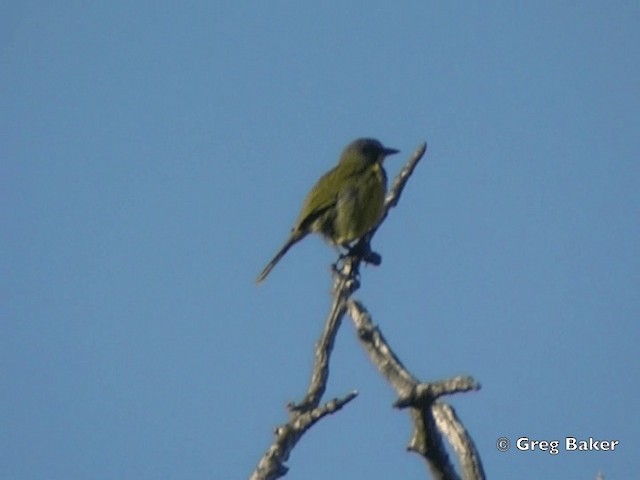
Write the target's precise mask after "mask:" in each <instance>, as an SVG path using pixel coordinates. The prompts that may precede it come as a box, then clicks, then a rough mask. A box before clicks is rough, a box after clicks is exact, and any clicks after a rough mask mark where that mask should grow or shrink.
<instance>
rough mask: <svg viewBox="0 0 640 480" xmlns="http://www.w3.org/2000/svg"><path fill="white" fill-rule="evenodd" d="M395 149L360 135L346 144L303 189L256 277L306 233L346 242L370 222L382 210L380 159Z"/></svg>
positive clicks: (384, 179)
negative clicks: (289, 223)
mask: <svg viewBox="0 0 640 480" xmlns="http://www.w3.org/2000/svg"><path fill="white" fill-rule="evenodd" d="M396 153H399V150H396V149H395V148H388V147H385V146H384V145H383V144H382V143H380V141H378V140H376V139H374V138H359V139H357V140H354V141H353V142H351V143H350V144H349V145H347V146H346V147H345V148H344V150H343V151H342V154H341V155H340V158H339V160H338V163H337V165H336V166H334V167H333V168H332V169H331V170H329V171H328V172H326V173H325V174H324V175H322V177H320V179H319V180H318V181H317V182H316V184H315V185H314V186H313V188H312V189H311V190H310V191H309V193H308V194H307V197H306V198H305V200H304V203H303V204H302V208H301V210H300V214H299V215H298V218H297V220H296V222H295V223H294V225H293V228H292V229H291V233H290V234H289V237H288V238H287V241H286V242H285V243H284V245H283V246H282V247H281V248H280V250H278V252H277V253H276V254H275V256H274V257H273V259H272V260H271V261H270V262H269V263H268V264H267V265H266V267H264V269H263V270H262V272H261V273H260V275H258V277H257V279H256V283H257V284H259V283H261V282H262V281H263V280H264V279H265V278H266V277H267V275H269V273H270V272H271V270H272V269H273V267H275V266H276V264H277V263H278V262H279V261H280V260H281V259H282V257H283V256H284V255H285V254H286V253H287V252H288V251H289V249H290V248H291V247H292V246H293V245H295V244H296V243H298V242H299V241H300V240H302V239H303V238H305V237H306V236H307V235H309V234H310V233H319V234H320V235H321V236H322V237H323V238H324V239H325V240H326V241H327V242H328V243H329V244H331V245H334V246H336V247H345V248H348V247H349V245H350V244H351V243H352V242H354V241H355V240H358V239H359V238H361V237H362V236H364V235H365V234H366V233H367V232H368V231H369V230H371V228H373V227H374V226H375V225H376V224H377V223H378V221H379V220H380V217H381V216H382V213H383V210H384V198H385V195H386V193H387V174H386V172H385V170H384V168H383V161H384V159H385V158H386V157H387V156H389V155H394V154H396Z"/></svg>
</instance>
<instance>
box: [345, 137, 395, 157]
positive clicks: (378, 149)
mask: <svg viewBox="0 0 640 480" xmlns="http://www.w3.org/2000/svg"><path fill="white" fill-rule="evenodd" d="M399 151H400V150H396V149H395V148H387V147H385V146H384V145H382V143H380V142H379V141H378V140H376V139H375V138H359V139H357V140H354V141H353V142H351V143H350V144H349V145H347V147H346V148H345V149H344V151H343V152H342V156H341V157H340V161H341V162H342V161H348V160H355V159H363V158H364V159H367V160H368V161H370V162H382V160H384V158H385V157H386V156H387V155H393V154H394V153H398V152H399Z"/></svg>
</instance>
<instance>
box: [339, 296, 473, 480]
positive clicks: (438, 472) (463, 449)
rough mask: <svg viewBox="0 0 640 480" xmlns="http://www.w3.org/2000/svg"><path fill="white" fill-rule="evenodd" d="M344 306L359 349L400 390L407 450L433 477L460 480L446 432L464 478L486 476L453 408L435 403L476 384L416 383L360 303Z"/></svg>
mask: <svg viewBox="0 0 640 480" xmlns="http://www.w3.org/2000/svg"><path fill="white" fill-rule="evenodd" d="M347 308H348V311H349V315H350V316H351V318H352V320H353V323H354V325H355V327H356V331H357V332H358V338H359V339H360V342H361V344H362V346H363V348H364V349H365V350H366V352H367V353H368V355H369V358H370V359H371V361H372V362H373V363H374V365H375V366H376V367H377V368H378V370H380V373H381V374H382V376H383V377H384V378H385V379H386V380H387V381H388V382H389V383H390V384H391V386H392V387H393V388H394V390H395V391H396V393H397V394H398V400H397V401H396V403H395V406H396V407H398V408H409V411H410V414H411V418H412V421H413V434H412V436H411V440H410V441H409V446H408V447H407V448H408V449H409V450H410V451H413V452H416V453H418V454H419V455H422V456H423V457H424V459H425V460H426V461H427V464H428V466H429V470H430V471H431V473H432V475H433V476H434V478H437V479H458V478H459V477H458V474H457V473H456V471H455V468H454V467H453V465H452V464H451V461H450V460H449V455H448V454H447V450H446V448H445V445H444V442H443V434H444V436H445V437H446V438H447V439H448V441H449V443H450V444H451V445H452V447H453V448H454V451H455V452H456V454H457V455H458V458H459V460H460V466H461V470H462V473H463V475H464V478H465V479H469V480H471V479H477V480H480V479H484V472H483V470H482V464H481V462H480V457H479V455H478V452H477V451H476V449H475V445H474V443H473V441H472V440H471V438H470V436H469V435H468V434H467V432H466V430H465V429H464V427H463V426H462V424H461V423H460V421H459V420H458V419H457V417H456V416H455V413H454V412H453V408H452V407H450V406H449V405H447V404H445V403H441V402H437V401H436V400H437V399H438V398H439V397H441V396H443V395H450V394H453V393H458V392H467V391H470V390H478V389H479V388H480V385H479V384H478V383H477V382H476V381H475V380H474V379H473V378H471V377H467V376H460V377H454V378H450V379H447V380H443V381H439V382H433V383H423V382H419V381H418V380H417V379H416V378H415V377H414V376H413V375H412V374H411V373H410V372H409V371H408V370H407V369H406V367H405V366H404V365H403V364H402V363H401V362H400V360H398V357H397V355H396V354H395V353H394V352H393V350H392V349H391V347H390V346H389V344H388V343H387V341H386V340H385V338H384V336H383V335H382V333H381V332H380V329H379V328H378V327H376V326H375V325H374V324H373V322H372V320H371V315H370V314H369V312H367V310H366V309H365V308H364V307H363V306H362V304H361V303H360V302H358V301H356V300H352V299H350V300H349V301H348V303H347Z"/></svg>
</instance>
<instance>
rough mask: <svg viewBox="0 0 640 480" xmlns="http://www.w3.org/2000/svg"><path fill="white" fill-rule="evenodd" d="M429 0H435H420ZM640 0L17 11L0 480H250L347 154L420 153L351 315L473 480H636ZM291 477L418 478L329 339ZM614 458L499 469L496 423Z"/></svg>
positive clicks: (10, 20) (305, 310) (302, 321)
mask: <svg viewBox="0 0 640 480" xmlns="http://www.w3.org/2000/svg"><path fill="white" fill-rule="evenodd" d="M429 3H431V2H429ZM639 21H640V7H639V6H638V4H637V2H626V1H618V2H607V3H603V2H546V1H543V2H489V3H486V2H485V3H465V2H439V3H436V4H428V2H418V1H415V2H403V3H401V4H397V3H395V4H393V3H392V2H324V3H323V4H322V5H312V4H311V3H309V2H306V4H304V5H303V4H300V3H299V2H182V3H180V4H177V3H174V2H144V1H143V2H134V3H132V2H124V1H117V0H116V1H113V2H57V3H52V2H38V1H22V2H5V3H4V4H3V6H2V12H0V42H1V43H0V44H1V47H2V48H1V50H0V69H1V71H2V74H1V75H0V121H1V128H0V131H1V133H0V138H1V139H2V140H1V142H0V156H1V158H2V162H1V164H0V169H1V170H0V174H1V178H2V180H1V182H2V188H1V191H0V195H1V198H0V199H1V203H0V205H1V206H0V209H1V218H2V225H3V228H2V232H1V237H0V242H1V243H0V246H1V248H2V251H3V255H2V260H1V263H0V265H1V268H2V274H1V275H0V278H1V280H0V282H1V283H0V285H1V286H2V290H1V296H2V306H1V307H0V308H1V310H0V314H1V316H2V322H1V324H0V339H1V340H0V342H1V345H2V348H1V349H0V365H2V371H3V374H2V375H1V376H0V391H1V392H2V393H1V394H0V409H1V411H2V412H3V413H2V420H1V421H0V422H1V427H0V478H2V479H5V478H6V479H20V480H40V479H47V480H57V479H60V480H62V479H69V478H75V479H115V478H118V479H134V478H135V479H160V478H166V479H174V478H175V479H178V478H179V479H205V478H220V479H223V478H243V477H247V476H248V475H249V473H250V472H251V471H252V469H253V468H254V466H255V464H256V462H257V461H258V459H259V458H260V456H261V455H262V454H263V452H264V451H265V449H266V448H267V446H268V445H269V444H270V442H271V441H272V430H273V428H274V427H275V426H276V425H278V424H279V423H281V422H283V421H284V420H285V419H286V413H285V410H284V405H285V404H286V402H288V401H290V400H296V399H299V398H301V396H302V395H303V393H304V391H305V389H306V386H307V382H308V375H309V372H310V368H311V362H312V351H313V346H314V343H315V341H316V339H317V337H318V335H319V333H320V331H321V328H322V323H323V319H324V316H325V313H326V310H327V308H328V306H329V296H328V290H329V285H330V281H329V275H328V265H329V264H330V263H331V262H332V261H333V260H334V253H333V251H332V250H331V249H330V248H328V247H327V246H326V245H324V244H323V243H322V241H321V240H319V239H317V238H309V239H307V240H305V241H304V242H302V243H300V244H299V245H296V246H295V248H293V249H292V250H291V251H290V252H289V253H288V254H287V256H286V257H285V258H284V259H283V261H282V262H281V263H280V264H279V265H278V266H277V268H276V269H275V270H274V271H273V272H272V274H271V275H270V277H269V278H268V280H267V281H266V282H265V283H264V284H263V285H262V286H260V287H259V288H258V287H256V286H255V285H254V283H253V280H254V278H255V276H256V275H257V274H258V272H259V271H260V269H261V268H262V267H263V265H264V263H266V261H267V260H268V259H269V258H270V256H271V255H272V254H273V253H274V252H275V251H276V249H277V248H278V247H279V246H280V244H281V242H283V241H284V239H285V237H286V235H287V232H288V229H289V228H290V227H291V224H292V222H293V220H294V219H295V217H296V215H297V213H298V208H299V206H300V203H301V201H302V199H303V198H304V195H305V194H306V192H307V190H308V189H309V187H310V186H311V185H312V184H313V182H314V181H315V179H316V178H317V177H318V176H319V175H320V174H322V173H323V172H324V171H325V170H327V169H328V168H330V167H331V166H332V165H333V163H334V162H335V160H336V158H337V156H338V155H339V153H340V151H341V149H342V148H343V147H344V145H345V144H346V143H348V142H349V141H351V140H352V139H354V138H357V137H360V136H373V137H377V138H379V139H380V140H382V141H383V142H384V143H385V144H387V145H389V146H391V147H395V148H399V149H401V150H402V152H403V153H402V154H401V155H398V156H394V157H392V158H390V159H389V161H388V162H387V169H388V172H389V175H390V176H393V175H394V174H395V173H397V171H398V169H399V167H400V166H401V164H402V163H403V162H404V160H405V159H406V156H407V155H408V154H409V153H410V152H411V151H412V150H413V149H414V148H416V147H417V146H418V145H419V144H420V143H421V142H423V141H425V140H426V141H428V142H429V151H428V152H427V155H426V156H425V158H424V159H423V162H422V163H421V164H420V165H419V167H418V169H417V170H416V172H415V174H414V176H413V177H412V178H411V180H410V182H409V185H408V186H407V189H406V191H405V194H404V196H403V197H402V201H401V203H400V205H399V207H398V208H397V209H395V210H394V211H393V212H392V214H391V215H390V217H389V218H388V220H387V221H386V223H385V224H384V226H383V227H382V228H381V230H380V231H379V232H378V234H377V236H376V238H375V240H374V245H373V246H374V248H375V250H377V251H378V252H380V253H381V254H382V256H383V262H382V265H381V266H380V267H378V268H375V267H368V268H366V269H364V271H363V274H362V288H361V290H360V291H359V292H358V294H357V298H359V299H360V300H362V301H363V302H364V304H365V305H366V306H367V308H368V309H369V310H370V312H371V313H372V315H373V317H374V320H375V322H376V323H377V324H379V326H380V328H381V329H382V331H383V332H384V334H385V336H386V337H387V339H388V340H389V342H390V343H391V344H392V346H393V347H394V348H395V350H396V352H397V354H398V355H399V356H400V357H401V358H402V360H403V361H404V362H405V363H406V365H407V366H408V368H409V369H410V370H411V371H412V372H413V373H414V374H416V375H417V376H419V377H421V378H423V379H425V380H429V379H439V378H443V377H448V376H451V375H457V374H462V373H464V374H470V375H473V376H474V377H475V378H476V379H477V380H478V381H480V382H481V383H482V386H483V388H482V390H481V391H480V392H477V393H472V394H466V395H460V396H458V397H455V398H453V399H451V402H452V404H453V405H454V406H455V407H456V409H457V411H458V414H459V415H460V417H461V418H462V420H463V421H464V423H465V425H466V426H467V427H468V429H469V431H470V433H471V434H472V436H473V438H474V440H475V441H476V444H477V446H478V448H479V450H480V453H481V455H482V459H483V461H484V465H485V469H486V472H487V475H488V476H489V478H513V476H514V472H517V476H518V478H523V479H534V478H536V479H537V478H541V477H546V478H575V479H579V478H580V479H586V478H594V477H595V475H596V473H597V472H599V471H602V472H604V473H605V474H606V476H607V478H630V477H632V476H633V475H634V474H635V472H637V470H638V468H639V467H640V460H638V455H637V451H638V448H639V447H640V443H639V440H638V434H639V433H640V421H639V420H638V419H637V415H635V414H634V412H633V405H635V404H636V403H637V399H638V396H639V395H640V388H639V387H638V378H639V377H640V375H639V374H640V371H639V370H640V369H639V367H638V365H640V358H639V354H638V348H637V343H638V340H640V328H639V327H638V317H639V315H640V295H638V291H639V287H640V274H639V273H638V272H639V271H640V261H639V260H640V255H639V253H640V252H639V248H638V245H640V242H638V239H639V238H640V221H639V219H640V193H639V191H640V189H639V188H638V185H639V180H640V164H639V162H638V152H639V151H640V135H639V133H640V122H639V114H638V112H640V88H639V87H638V85H640V62H639V61H638V60H639V58H640V56H639V53H640V29H639V28H638V25H639ZM353 389H357V390H358V391H360V396H359V397H358V398H357V399H356V400H355V401H354V402H352V403H351V404H350V405H349V406H348V407H347V408H345V409H344V410H343V411H342V412H340V413H339V414H337V415H335V416H333V417H330V418H328V419H325V420H324V421H323V422H321V423H320V424H318V425H317V426H316V427H314V428H313V429H312V430H311V431H310V432H309V433H308V434H307V435H306V436H305V437H304V438H303V440H302V442H301V443H300V444H299V446H298V448H296V449H295V450H294V452H293V455H292V457H291V459H290V461H289V466H290V467H291V472H290V476H292V478H306V479H312V480H313V479H319V478H404V477H412V478H421V477H422V476H423V474H424V466H423V464H422V463H421V461H420V459H419V458H418V457H417V456H415V455H412V454H409V453H407V452H405V445H406V443H407V441H408V439H409V435H410V424H409V420H408V416H407V415H406V413H404V412H398V411H395V410H394V409H392V408H391V404H392V403H393V401H394V395H393V392H392V391H391V390H390V388H389V387H388V386H387V385H386V384H385V383H384V382H383V380H382V379H381V377H380V376H379V375H378V374H377V373H376V371H375V369H374V368H373V367H372V366H371V365H370V364H369V361H368V359H367V358H366V356H365V354H364V352H363V351H362V350H361V348H360V347H359V345H358V344H357V341H356V340H355V336H354V332H353V328H352V326H351V325H350V323H348V322H346V323H345V324H344V325H343V327H342V330H341V332H340V335H339V337H338V341H337V344H336V349H335V352H334V356H333V360H332V370H331V378H330V382H329V387H328V391H327V395H328V398H330V397H333V396H340V395H344V394H345V393H347V392H349V391H351V390H353ZM501 436H507V437H509V438H511V439H513V440H515V439H516V438H518V437H520V436H528V437H530V438H532V439H538V440H555V439H563V438H564V437H566V436H577V437H580V438H588V437H594V438H597V439H602V440H619V441H620V446H619V447H618V449H616V451H615V452H591V453H568V452H560V453H559V454H558V455H555V456H551V455H549V454H548V453H543V452H518V451H515V450H512V451H509V452H507V453H500V452H498V451H497V449H496V447H495V442H496V440H497V438H498V437H501Z"/></svg>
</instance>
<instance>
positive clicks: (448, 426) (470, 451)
mask: <svg viewBox="0 0 640 480" xmlns="http://www.w3.org/2000/svg"><path fill="white" fill-rule="evenodd" d="M426 149H427V145H426V143H425V144H422V145H421V146H420V147H418V149H417V150H416V151H415V152H414V153H413V154H412V156H411V157H410V158H409V160H408V161H407V163H406V164H405V166H404V167H403V168H402V170H401V171H400V173H399V174H398V175H397V177H396V178H395V180H394V182H393V184H392V186H391V188H390V189H389V192H388V194H387V197H386V199H385V207H384V213H383V216H382V218H381V219H380V221H379V222H378V224H377V225H376V226H375V227H374V228H373V229H372V230H371V231H370V232H369V233H368V234H367V235H365V236H364V237H363V238H362V239H361V240H360V241H359V242H358V244H357V245H356V246H355V247H354V248H353V249H352V250H351V251H350V252H349V254H348V255H346V256H343V257H341V258H340V259H339V261H338V264H337V265H334V269H333V288H332V296H333V301H332V305H331V309H330V311H329V314H328V316H327V319H326V321H325V327H324V330H323V332H322V335H321V337H320V340H319V341H318V343H317V344H316V349H315V361H314V367H313V371H312V373H311V379H310V382H309V387H308V388H307V393H306V395H305V396H304V398H303V399H302V400H301V401H300V402H298V403H293V402H291V403H289V404H288V406H287V407H288V410H289V420H288V421H287V422H286V423H285V424H283V425H281V426H279V427H277V428H276V429H275V436H276V438H275V440H274V442H273V443H272V445H271V446H270V447H269V449H268V450H267V452H266V453H265V454H264V455H263V457H262V458H261V459H260V461H259V463H258V466H257V467H256V469H255V471H254V472H253V474H252V475H251V477H250V478H251V480H273V479H276V478H280V477H282V476H284V475H285V474H286V473H287V471H288V468H287V467H286V466H285V462H287V460H288V459H289V455H290V454H291V451H292V450H293V448H294V447H295V446H296V444H297V443H298V441H299V440H300V438H301V437H302V435H303V434H304V433H305V432H306V431H307V430H308V429H309V428H311V426H313V425H314V424H315V423H316V422H317V421H318V420H320V419H322V418H324V417H325V416H327V415H329V414H332V413H335V412H336V411H338V410H340V409H341V408H342V407H343V406H344V405H346V404H347V403H349V402H350V401H351V400H353V399H354V398H355V397H356V396H357V395H358V393H357V392H356V391H353V392H351V393H349V394H347V395H345V396H344V397H342V398H336V399H333V400H330V401H328V402H326V403H324V404H322V405H321V404H320V402H321V400H322V397H323V395H324V393H325V391H326V387H327V381H328V379H329V361H330V358H331V352H332V351H333V345H334V342H335V338H336V335H337V333H338V329H339V328H340V325H341V323H342V318H343V317H344V315H345V313H347V311H348V312H349V314H350V316H351V318H352V319H353V322H354V324H355V325H356V330H357V332H358V337H359V339H360V341H361V343H362V345H363V347H364V348H365V350H366V351H367V353H368V354H369V357H370V358H371V360H372V361H373V363H374V364H375V365H376V366H377V367H378V369H379V370H380V372H381V374H382V375H383V376H384V378H385V379H386V380H387V381H388V382H389V383H390V384H391V386H392V387H393V388H394V389H395V390H396V392H397V394H398V400H397V401H396V403H395V405H394V406H395V407H397V408H407V409H409V411H410V414H411V418H412V419H413V424H414V432H413V435H412V438H411V440H410V442H409V446H408V449H409V450H411V451H414V452H416V453H419V454H420V455H422V456H423V457H424V458H425V460H426V461H427V464H428V465H429V469H430V471H431V472H432V474H433V476H434V477H435V478H437V479H457V478H459V477H458V475H457V474H456V471H455V468H454V467H453V466H452V465H451V462H450V461H449V457H448V455H447V452H446V449H445V447H444V442H443V435H444V436H445V437H446V438H447V439H448V441H449V443H450V444H451V445H452V448H453V450H454V452H455V453H456V455H457V456H458V458H459V460H460V466H461V470H462V473H463V478H464V479H469V480H471V479H478V480H479V479H484V473H483V471H482V464H481V462H480V457H479V456H478V454H477V452H476V450H475V447H474V445H473V441H472V440H471V438H470V437H469V435H468V434H467V432H466V430H465V429H464V427H463V426H462V423H461V422H460V421H459V420H458V418H457V416H456V414H455V412H454V410H453V408H452V407H450V406H449V405H447V404H445V403H443V402H441V401H438V399H439V398H440V397H442V396H443V395H450V394H453V393H459V392H466V391H470V390H477V389H479V388H480V386H479V385H478V384H477V383H476V382H475V381H474V380H473V379H472V378H471V377H455V378H451V379H448V380H444V381H440V382H431V383H422V382H420V381H419V380H418V379H417V378H415V377H414V376H413V375H412V374H411V373H409V371H408V370H407V369H406V368H405V367H404V365H402V362H401V361H400V360H399V359H398V357H397V356H396V355H395V353H394V352H393V351H392V350H391V348H390V347H389V345H388V344H387V342H386V340H385V339H384V337H383V336H382V333H381V332H380V330H379V329H378V328H377V327H375V326H374V325H373V323H372V321H371V317H370V315H369V314H368V312H367V311H366V309H365V308H364V307H363V306H362V304H360V303H359V302H357V301H355V300H353V299H352V298H351V297H352V295H353V293H354V292H355V291H356V290H357V289H358V288H359V286H360V284H359V269H360V265H361V263H362V262H368V263H374V264H379V263H380V256H379V255H378V254H376V253H374V252H372V251H371V247H370V242H371V239H372V237H373V236H374V235H375V232H376V231H377V229H378V227H379V226H380V225H381V224H382V222H383V221H384V219H385V218H386V217H387V215H388V213H389V210H390V209H391V208H393V207H394V206H396V205H397V203H398V201H399V199H400V196H401V194H402V191H403V189H404V187H405V185H406V183H407V181H408V179H409V177H410V176H411V174H412V173H413V170H414V169H415V167H416V165H417V164H418V162H419V161H420V159H421V158H422V156H423V155H424V153H425V152H426Z"/></svg>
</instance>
